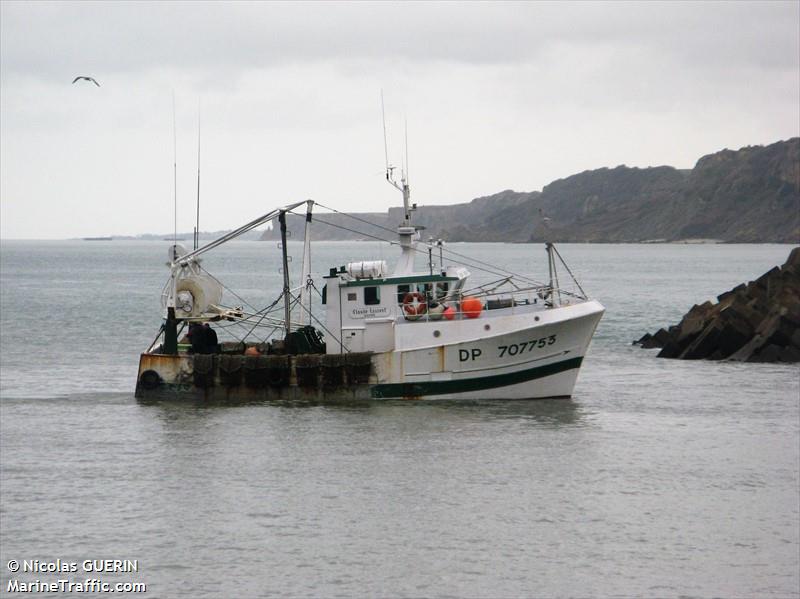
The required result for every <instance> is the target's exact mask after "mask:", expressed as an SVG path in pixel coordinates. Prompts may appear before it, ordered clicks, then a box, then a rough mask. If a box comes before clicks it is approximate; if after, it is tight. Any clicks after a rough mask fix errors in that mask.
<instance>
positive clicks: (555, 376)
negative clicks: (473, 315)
mask: <svg viewBox="0 0 800 599" xmlns="http://www.w3.org/2000/svg"><path fill="white" fill-rule="evenodd" d="M503 312H504V311H502V310H498V311H497V314H496V315H491V316H490V315H489V314H484V315H482V316H481V318H480V319H475V320H463V321H460V323H459V324H460V325H461V326H459V327H456V328H454V327H452V326H448V327H441V326H440V325H439V324H438V323H437V322H427V323H414V324H413V325H410V326H406V327H403V330H401V331H400V332H399V333H398V335H397V338H398V345H401V346H402V348H398V349H397V350H395V351H393V352H384V353H382V354H378V355H376V356H375V359H374V364H375V367H376V373H377V379H378V384H377V385H375V386H374V387H373V389H372V390H371V395H372V396H373V397H376V398H390V397H400V398H413V399H416V398H419V399H447V400H455V399H534V398H545V397H569V396H571V395H572V391H573V389H574V387H575V382H576V380H577V376H578V369H579V368H580V365H581V362H582V360H583V357H584V355H585V354H586V350H587V348H588V346H589V342H590V341H591V338H592V335H593V334H594V330H595V328H596V327H597V324H598V322H599V321H600V318H601V317H602V315H603V312H604V308H603V306H602V305H601V304H600V303H599V302H597V301H587V302H582V303H579V304H575V305H572V306H564V307H561V308H556V309H550V310H536V311H530V312H527V313H519V312H517V313H510V312H511V311H510V310H509V311H508V312H509V313H508V314H503ZM448 325H452V323H448ZM444 329H448V330H447V332H446V333H445V331H444ZM445 334H446V335H447V336H448V338H444V337H445ZM431 341H441V342H440V343H436V344H434V343H431Z"/></svg>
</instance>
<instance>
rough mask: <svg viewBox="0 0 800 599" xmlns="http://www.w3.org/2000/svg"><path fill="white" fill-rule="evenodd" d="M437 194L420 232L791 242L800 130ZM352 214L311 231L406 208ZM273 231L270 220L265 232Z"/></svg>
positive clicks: (340, 233) (295, 228) (341, 227)
mask: <svg viewBox="0 0 800 599" xmlns="http://www.w3.org/2000/svg"><path fill="white" fill-rule="evenodd" d="M433 200H434V201H433V202H431V203H430V204H429V203H427V202H426V205H424V206H420V207H419V210H418V211H417V212H416V213H415V214H414V223H415V224H416V225H422V226H424V227H425V233H424V236H425V238H428V237H434V238H441V239H445V240H447V241H506V242H519V243H525V242H540V241H543V240H544V239H545V238H546V237H547V238H549V239H551V240H553V241H561V242H590V243H642V242H654V241H660V242H682V241H685V240H699V239H705V240H716V241H719V242H727V243H792V244H794V243H797V242H798V240H800V138H797V137H793V138H791V139H788V140H785V141H778V142H775V143H772V144H769V145H767V146H747V147H744V148H740V149H738V150H728V149H726V150H721V151H719V152H715V153H713V154H708V155H706V156H703V157H702V158H700V159H699V160H698V161H697V163H696V164H695V165H694V168H692V169H676V168H673V167H671V166H655V167H649V168H636V167H629V166H625V165H620V166H616V167H613V168H599V169H594V170H587V171H584V172H582V173H577V174H574V175H572V176H569V177H566V178H564V179H559V180H557V181H553V182H552V183H550V184H549V185H546V186H545V187H544V188H543V189H542V190H541V191H529V192H517V191H512V190H510V189H509V190H505V191H501V192H500V193H496V194H494V195H491V196H486V197H481V198H477V199H475V200H472V201H471V202H468V203H464V204H454V205H446V206H442V205H435V198H434V199H433ZM431 204H433V205H431ZM354 216H357V217H358V218H359V219H360V220H361V221H362V222H357V221H353V220H352V219H351V218H348V217H347V215H345V214H325V213H324V212H320V213H319V215H318V221H317V222H318V224H319V225H320V226H319V227H315V228H314V239H331V240H336V239H342V240H344V239H372V238H373V236H374V237H378V238H385V237H387V231H386V229H390V230H394V229H395V228H396V227H397V225H398V224H399V223H400V222H401V221H402V216H403V215H402V209H401V208H392V209H390V210H389V211H388V212H375V213H359V214H355V215H354ZM543 216H546V217H547V218H548V219H549V227H548V228H547V230H545V228H544V226H543V220H542V217H543ZM288 220H289V223H288V224H289V228H290V230H292V236H293V238H294V239H302V236H303V229H304V226H305V219H304V217H303V216H297V217H295V218H294V219H292V218H290V219H288ZM363 221H368V222H369V223H374V226H370V225H368V224H366V223H364V222H363ZM388 236H389V237H392V234H391V233H390V232H389V233H388ZM278 237H279V231H278V230H277V227H276V228H274V229H273V230H271V231H266V232H265V233H264V235H263V237H262V239H277V238H278ZM392 238H393V237H392Z"/></svg>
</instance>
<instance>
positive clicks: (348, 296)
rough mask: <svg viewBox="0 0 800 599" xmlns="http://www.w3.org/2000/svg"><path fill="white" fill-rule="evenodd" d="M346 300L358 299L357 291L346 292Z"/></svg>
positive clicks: (353, 300)
mask: <svg viewBox="0 0 800 599" xmlns="http://www.w3.org/2000/svg"><path fill="white" fill-rule="evenodd" d="M347 301H348V302H355V301H358V294H357V293H348V294H347Z"/></svg>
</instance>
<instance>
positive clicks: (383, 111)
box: [381, 89, 391, 181]
mask: <svg viewBox="0 0 800 599" xmlns="http://www.w3.org/2000/svg"><path fill="white" fill-rule="evenodd" d="M381 116H382V117H383V156H384V158H385V159H386V180H387V181H390V180H391V179H390V178H389V173H391V170H389V145H388V143H387V141H386V109H385V108H384V105H383V89H381Z"/></svg>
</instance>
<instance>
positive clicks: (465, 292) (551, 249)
mask: <svg viewBox="0 0 800 599" xmlns="http://www.w3.org/2000/svg"><path fill="white" fill-rule="evenodd" d="M387 179H388V180H389V182H390V183H392V184H393V185H394V186H395V187H397V188H398V189H399V190H401V191H402V193H403V207H404V214H405V217H404V219H403V221H402V223H401V224H400V225H399V227H398V228H397V235H398V238H399V239H398V241H396V242H395V243H396V244H398V245H399V247H400V257H399V260H398V261H397V264H396V265H395V267H394V270H393V271H392V272H391V273H389V272H388V268H387V265H386V262H384V261H362V262H353V263H350V264H346V265H341V266H337V267H335V268H331V269H330V272H329V274H328V275H327V276H325V277H324V281H325V284H324V287H323V288H322V291H321V298H322V304H323V306H324V312H325V321H324V322H322V321H321V320H318V319H317V318H316V317H314V316H313V315H312V311H311V292H312V290H315V289H316V285H315V282H314V281H313V279H312V278H311V276H310V272H311V267H310V239H311V236H310V232H311V226H312V221H313V217H312V209H313V206H314V202H313V201H311V200H308V201H306V202H298V203H295V204H291V205H289V206H285V207H282V208H277V209H275V210H272V211H271V212H268V213H267V214H265V215H263V216H261V217H259V218H257V219H255V220H253V221H251V222H249V223H247V224H246V225H243V226H242V227H240V228H239V229H236V230H235V231H232V232H231V233H228V234H227V235H224V236H223V237H221V238H219V239H217V240H215V241H213V242H211V243H209V244H207V245H205V246H203V247H200V248H198V249H196V250H194V251H191V252H187V251H186V249H185V248H184V247H183V246H181V245H178V244H175V245H172V246H171V247H170V249H169V267H170V276H169V280H168V281H167V283H166V285H165V286H164V289H163V292H162V305H163V309H164V314H163V316H164V321H163V324H162V327H161V330H160V331H159V333H158V335H157V336H156V339H155V340H154V341H153V343H152V344H151V346H150V348H149V349H148V350H147V351H145V352H144V353H143V354H141V357H140V361H139V372H138V377H137V384H136V396H137V397H139V398H144V399H148V398H150V399H176V398H177V399H195V400H211V401H242V400H251V399H314V400H341V399H382V398H405V399H452V400H459V399H529V398H530V399H532V398H546V397H569V396H571V395H572V391H573V388H574V386H575V381H576V379H577V376H578V370H579V368H580V366H581V363H582V361H583V358H584V356H585V354H586V351H587V348H588V346H589V343H590V341H591V338H592V335H593V334H594V331H595V328H596V327H597V324H598V323H599V321H600V319H601V317H602V315H603V312H604V311H605V309H604V308H603V306H602V305H601V304H600V303H599V302H598V301H596V300H592V299H589V298H588V297H587V296H586V294H585V293H584V292H583V290H582V289H581V288H580V285H579V284H578V283H577V281H575V280H574V277H572V274H571V272H570V271H569V269H568V268H567V267H566V264H565V263H564V262H563V260H562V259H561V256H560V255H559V253H558V251H557V250H556V248H555V246H554V245H553V244H552V243H547V244H546V249H547V257H548V266H549V273H550V280H549V282H548V283H537V282H535V281H532V280H531V279H529V278H527V277H524V276H521V275H515V274H513V273H510V271H506V270H504V269H502V268H500V267H497V266H492V265H487V264H485V263H482V262H480V261H477V260H473V261H472V262H469V263H468V264H470V265H471V267H474V266H475V264H484V265H485V266H487V267H489V268H488V269H483V270H488V271H489V272H493V273H494V274H500V279H499V280H497V281H494V282H492V283H488V284H484V285H480V286H476V287H472V288H469V287H468V285H467V281H468V277H469V276H470V272H469V271H468V270H467V268H466V267H465V266H463V265H458V264H451V265H445V264H444V258H443V253H444V251H443V243H442V242H441V241H436V242H431V243H430V244H428V246H427V248H426V249H421V248H419V247H418V245H419V236H420V235H419V227H416V226H414V225H412V224H411V213H412V211H413V210H414V209H415V208H416V206H412V205H411V204H410V189H409V186H408V184H407V181H406V178H405V175H403V177H402V178H401V182H402V185H399V184H396V183H395V182H394V181H393V179H392V178H391V169H389V168H388V167H387ZM303 204H306V215H305V219H306V235H305V245H304V252H303V265H302V275H301V280H300V285H299V286H298V287H296V288H294V289H293V288H291V286H290V281H289V268H288V263H289V258H288V256H287V244H286V236H287V235H286V215H287V214H288V213H290V212H292V211H293V210H294V209H296V208H298V207H300V206H302V205H303ZM275 218H277V219H278V222H279V224H280V231H281V239H282V243H281V244H280V247H281V250H282V258H283V269H282V272H283V290H282V292H281V293H280V294H279V295H278V297H277V298H276V299H275V301H274V302H273V303H272V304H271V305H270V306H268V307H267V308H264V309H262V310H258V311H256V310H255V309H253V310H252V312H246V311H245V310H244V309H243V308H242V307H237V306H225V305H223V304H222V302H221V300H222V296H223V291H224V288H223V286H222V284H221V283H220V282H219V280H218V279H217V278H216V277H215V276H212V275H210V274H209V273H207V272H206V271H204V270H203V268H202V267H201V266H200V262H199V258H200V256H201V255H202V254H204V253H205V252H207V251H210V250H212V249H214V248H216V247H218V246H220V245H222V244H223V243H226V242H227V241H230V240H231V239H234V238H236V237H238V236H240V235H242V234H244V233H246V232H248V231H250V230H252V229H254V228H256V227H258V226H259V225H261V224H264V223H267V222H269V221H271V220H273V219H275ZM448 251H449V250H448ZM417 252H422V253H424V254H426V255H427V257H428V270H427V272H415V271H414V257H415V254H416V253H417ZM434 252H436V253H438V254H439V263H438V264H437V265H434ZM449 253H450V254H453V255H455V256H460V254H456V253H455V252H452V251H449ZM557 261H559V262H560V263H561V264H562V265H563V266H564V267H565V268H566V270H567V272H568V273H569V275H570V277H572V279H573V281H574V283H575V287H576V288H577V291H572V290H567V289H564V288H561V287H560V286H559V282H558V273H557V270H556V263H557ZM434 266H435V267H434ZM478 268H480V266H479V267H478ZM236 297H237V298H238V296H236ZM236 301H238V299H237V300H236ZM281 313H282V314H281ZM209 322H218V323H220V324H225V323H226V322H232V323H240V324H244V325H245V326H246V329H249V331H251V332H252V331H253V330H255V329H258V330H260V331H262V332H263V331H266V341H264V342H261V343H254V342H248V341H247V339H246V338H245V339H244V340H242V341H241V342H226V343H222V344H221V345H219V344H217V343H216V336H215V335H214V337H213V343H212V344H211V347H210V348H209V347H203V344H202V343H197V342H198V341H199V340H200V339H201V337H203V336H206V333H205V332H204V328H203V327H202V326H201V327H195V328H194V329H190V332H191V330H194V335H196V337H194V338H193V339H192V341H193V345H194V349H195V353H192V348H191V347H190V346H188V345H186V344H180V343H179V341H178V339H179V335H180V334H181V332H182V330H183V329H184V328H185V327H186V326H187V325H190V324H202V323H209ZM206 330H207V329H206ZM270 330H271V332H270ZM262 334H263V333H262ZM206 339H207V337H206Z"/></svg>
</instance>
